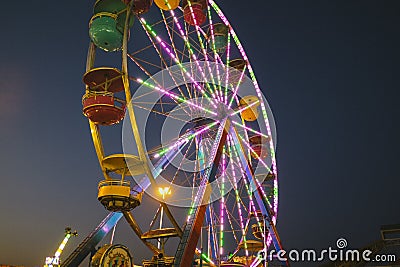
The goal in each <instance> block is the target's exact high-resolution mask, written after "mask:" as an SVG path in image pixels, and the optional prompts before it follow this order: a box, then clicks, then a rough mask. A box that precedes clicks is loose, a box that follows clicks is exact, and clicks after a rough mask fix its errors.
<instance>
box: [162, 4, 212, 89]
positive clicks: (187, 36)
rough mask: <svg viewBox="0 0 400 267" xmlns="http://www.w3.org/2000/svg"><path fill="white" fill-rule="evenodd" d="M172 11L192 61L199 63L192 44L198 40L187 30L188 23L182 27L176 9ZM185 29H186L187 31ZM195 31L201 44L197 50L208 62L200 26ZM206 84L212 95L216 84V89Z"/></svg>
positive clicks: (202, 73) (203, 75)
mask: <svg viewBox="0 0 400 267" xmlns="http://www.w3.org/2000/svg"><path fill="white" fill-rule="evenodd" d="M189 5H190V2H189ZM170 12H171V15H172V16H173V18H174V22H175V26H176V27H177V28H178V31H179V33H180V35H181V37H182V38H183V40H184V42H185V47H186V48H187V49H188V52H189V55H190V56H189V59H190V60H191V61H192V62H195V63H197V62H198V60H199V58H198V56H196V55H195V52H194V51H193V48H194V47H193V45H192V44H196V41H195V40H194V39H191V37H190V34H189V31H188V30H187V25H186V27H182V25H181V24H180V22H179V20H178V19H177V18H176V17H175V15H174V14H175V13H174V11H172V10H171V11H170ZM183 29H185V31H184V30H183ZM195 32H196V33H197V38H198V41H199V44H200V48H199V50H197V52H198V53H199V54H202V55H203V56H204V60H205V61H206V63H208V58H207V52H206V50H205V47H204V44H203V41H202V39H201V36H200V34H199V30H198V27H195ZM190 40H192V42H190ZM198 66H199V65H198ZM199 69H200V72H201V75H202V77H203V79H205V78H206V77H205V74H204V72H203V71H201V68H199ZM210 74H212V72H211V71H210ZM206 86H207V88H208V89H209V92H210V93H211V95H214V92H215V85H214V91H213V90H211V87H210V85H209V83H206Z"/></svg>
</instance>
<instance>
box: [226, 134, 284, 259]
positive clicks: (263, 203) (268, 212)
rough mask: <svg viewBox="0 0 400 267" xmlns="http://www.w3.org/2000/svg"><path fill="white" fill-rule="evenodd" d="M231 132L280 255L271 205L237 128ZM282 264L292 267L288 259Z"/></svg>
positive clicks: (279, 242)
mask: <svg viewBox="0 0 400 267" xmlns="http://www.w3.org/2000/svg"><path fill="white" fill-rule="evenodd" d="M229 132H230V136H231V137H232V139H233V143H234V146H235V148H236V150H237V152H238V155H239V159H240V161H241V164H242V166H243V168H244V171H245V173H246V175H245V177H246V178H247V179H248V182H249V184H250V186H251V187H252V188H255V189H256V190H254V196H255V198H256V201H257V204H258V206H259V208H260V210H261V213H262V215H263V218H264V221H265V222H266V228H267V229H268V233H269V234H270V236H271V238H272V243H273V244H274V247H275V249H276V250H277V251H276V253H279V252H280V251H281V250H283V247H282V243H281V239H280V237H279V234H278V231H277V229H276V226H275V224H274V222H273V221H272V217H273V215H272V212H271V210H270V208H269V204H268V203H267V201H266V200H265V198H264V197H263V192H262V191H261V187H260V185H258V184H256V181H255V178H254V171H253V169H252V168H251V166H250V165H249V162H248V160H247V158H246V156H245V153H244V151H245V150H244V146H243V144H242V141H241V140H240V138H239V136H238V133H237V130H236V128H235V127H233V126H232V127H231V128H230V130H229ZM265 253H266V251H265ZM282 263H284V264H285V265H286V266H290V264H289V261H288V260H287V259H286V261H284V262H282Z"/></svg>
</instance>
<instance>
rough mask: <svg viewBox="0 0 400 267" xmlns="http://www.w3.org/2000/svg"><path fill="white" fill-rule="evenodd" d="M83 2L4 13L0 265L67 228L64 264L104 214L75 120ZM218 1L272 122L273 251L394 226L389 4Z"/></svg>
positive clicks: (395, 147) (395, 112) (41, 248)
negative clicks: (276, 191) (276, 245)
mask: <svg viewBox="0 0 400 267" xmlns="http://www.w3.org/2000/svg"><path fill="white" fill-rule="evenodd" d="M93 3H94V1H72V2H71V1H49V0H44V1H41V2H40V3H38V2H34V1H25V2H21V1H7V2H6V3H3V6H2V15H1V17H0V23H1V25H2V27H1V36H2V37H1V40H2V41H1V44H0V47H1V50H0V55H1V56H0V60H1V61H0V73H1V78H0V122H1V128H0V129H1V130H0V167H1V174H0V178H1V185H0V203H1V205H0V218H1V220H0V264H14V265H17V264H19V265H26V266H40V265H43V263H44V259H45V257H46V256H50V255H53V254H54V252H55V250H56V248H57V246H58V244H59V242H60V241H61V240H62V238H63V234H64V228H65V227H66V226H71V227H72V228H73V229H76V230H78V232H79V233H80V235H79V236H78V237H77V238H75V239H73V240H71V242H70V243H69V244H68V245H67V248H66V252H65V254H64V256H66V255H68V254H69V252H70V251H71V250H72V249H73V248H74V247H75V246H77V244H79V242H80V241H81V240H82V239H83V238H84V237H85V236H86V235H87V234H88V233H89V232H90V231H91V230H92V229H93V228H94V227H95V226H96V225H97V224H98V223H99V222H100V221H101V220H102V219H103V218H104V217H105V216H106V214H107V212H106V211H105V210H104V208H103V207H102V206H101V204H100V203H98V201H97V199H96V196H97V183H98V181H99V180H100V179H101V176H102V175H101V171H100V168H99V164H98V162H97V157H96V155H95V151H94V148H93V145H92V140H91V137H90V132H89V127H88V123H87V119H86V118H85V117H84V116H83V115H82V111H81V97H82V95H83V93H84V85H83V83H82V75H83V73H84V69H85V61H86V51H87V45H88V42H89V37H88V34H87V32H88V21H89V19H90V17H91V14H92V5H93ZM217 3H218V4H219V5H220V6H221V8H222V10H223V11H224V13H225V14H226V15H227V17H228V19H229V20H230V22H231V24H232V25H233V27H234V29H235V30H236V32H237V34H238V36H239V38H240V40H241V42H242V43H243V45H244V47H245V50H246V52H247V54H248V56H249V58H250V62H251V64H252V65H253V67H254V70H255V73H256V76H257V78H258V81H259V83H260V86H261V88H262V90H263V92H264V94H265V96H266V98H267V99H268V101H269V104H270V106H271V108H272V110H273V112H274V116H275V121H276V125H277V132H278V146H277V161H278V168H279V179H280V207H279V208H280V210H279V218H278V230H279V233H280V235H281V239H282V242H283V245H284V246H285V248H298V249H301V248H318V249H319V248H327V247H328V246H335V243H336V240H337V239H338V238H340V237H344V238H346V239H347V240H348V243H349V246H350V247H359V246H363V245H366V244H368V243H369V242H371V241H373V240H375V239H378V238H379V227H380V225H382V224H394V223H400V212H399V208H398V207H399V193H398V192H399V187H400V179H399V178H400V177H399V175H398V171H397V170H398V165H399V163H398V159H399V156H398V155H399V151H400V145H399V144H400V142H399V136H400V130H399V129H400V128H399V126H398V121H399V120H398V117H399V115H400V112H399V107H398V104H397V103H398V101H399V96H400V93H399V89H400V87H399V85H400V81H399V79H400V74H399V73H400V65H399V62H400V52H399V47H400V37H399V36H400V16H399V14H400V2H399V1H397V0H393V1H389V0H376V1H367V0H364V1H353V0H340V1H339V0H331V1H327V0H325V1H305V0H296V1H269V0H268V1H267V0H265V1H238V0H225V1H224V0H220V1H217ZM153 8H155V7H153ZM131 38H135V36H134V34H133V35H132V36H131ZM116 143H119V140H116ZM119 145H120V143H119ZM127 233H130V230H129V229H128V226H127V224H126V223H125V222H123V223H121V225H120V227H119V228H118V229H117V233H116V238H117V241H120V242H121V243H124V244H125V245H127V246H128V247H130V248H131V250H132V253H133V255H134V257H135V255H138V254H140V251H135V245H134V244H133V243H134V241H132V239H130V238H129V237H127ZM128 236H131V235H128ZM132 236H133V233H132ZM135 242H137V241H135ZM138 247H139V246H138ZM136 263H138V262H136Z"/></svg>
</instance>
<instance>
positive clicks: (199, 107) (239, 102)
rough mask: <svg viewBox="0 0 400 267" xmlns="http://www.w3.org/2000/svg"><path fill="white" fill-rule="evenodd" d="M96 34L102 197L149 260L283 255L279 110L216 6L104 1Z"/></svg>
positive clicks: (92, 71)
mask: <svg viewBox="0 0 400 267" xmlns="http://www.w3.org/2000/svg"><path fill="white" fill-rule="evenodd" d="M89 36H90V40H91V42H90V45H89V50H88V57H87V64H86V73H85V74H84V76H83V81H84V83H85V84H86V92H85V94H84V96H83V98H82V104H83V113H84V115H85V116H86V117H87V118H88V120H89V125H90V130H91V135H92V138H93V143H94V147H95V150H96V154H97V157H98V160H99V163H100V167H101V170H102V172H103V174H104V180H102V181H100V182H99V184H98V199H99V201H100V202H101V203H102V204H103V205H104V207H105V208H106V209H107V210H109V211H112V212H116V213H122V214H123V216H124V217H125V219H126V220H127V222H128V223H129V225H130V226H131V228H132V230H133V232H134V234H136V235H137V236H138V237H139V239H140V240H141V241H142V243H143V246H144V247H146V248H147V249H148V250H149V251H151V252H152V253H153V255H154V257H153V258H151V259H146V260H144V261H143V265H144V266H192V264H193V262H198V263H199V264H200V262H201V264H202V266H259V265H260V264H261V261H260V259H259V257H257V255H259V252H260V251H263V250H264V251H266V250H268V248H269V247H270V246H271V245H272V246H274V247H275V249H276V251H279V250H281V249H282V245H281V242H280V239H279V236H278V233H277V231H276V228H275V224H276V217H277V213H278V181H277V167H276V160H275V143H276V134H275V132H274V129H275V128H274V122H273V117H272V113H271V111H270V109H269V107H268V104H267V102H266V99H265V98H264V96H263V94H262V92H261V89H260V88H259V86H258V83H257V80H256V77H255V74H254V71H253V69H252V67H251V65H250V62H249V59H248V58H247V56H246V53H245V51H244V48H243V46H242V44H241V42H240V41H239V39H238V37H237V35H236V33H235V31H234V29H233V28H232V26H231V24H230V23H229V21H228V19H227V17H226V16H225V15H224V14H223V13H222V11H221V9H220V8H219V7H218V5H217V3H216V2H215V1H214V0H192V1H190V0H182V1H179V0H154V4H153V1H152V0H130V1H129V0H125V1H121V0H97V1H96V2H95V4H94V9H93V16H92V18H91V19H90V23H89ZM110 131H115V132H116V133H120V132H122V147H121V151H119V152H117V153H109V152H108V151H111V150H113V151H115V148H111V149H110V148H108V147H106V145H107V144H110V142H108V141H107V140H106V137H107V136H108V137H109V134H103V132H107V133H109V132H110ZM147 201H148V202H151V201H152V202H156V203H157V205H156V208H154V210H150V209H148V208H147V207H146V210H141V207H142V206H143V205H144V203H146V202H147ZM145 214H146V215H147V217H146V216H145ZM182 214H183V215H182ZM139 216H140V219H138V218H139ZM146 220H147V222H146V224H143V221H146ZM139 221H140V222H139ZM170 240H171V241H170ZM173 240H175V241H173ZM168 242H169V243H168ZM166 244H168V248H169V249H170V250H171V247H172V246H174V248H173V249H172V250H173V253H170V252H169V253H168V252H167V251H166V249H165V245H166ZM169 244H171V245H169ZM168 254H171V255H168ZM157 264H158V265H157ZM160 264H163V265H160ZM260 266H262V265H260Z"/></svg>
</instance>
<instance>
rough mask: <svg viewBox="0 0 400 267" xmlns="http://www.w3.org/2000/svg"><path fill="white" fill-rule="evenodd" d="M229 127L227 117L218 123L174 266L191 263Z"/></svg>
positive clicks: (189, 264)
mask: <svg viewBox="0 0 400 267" xmlns="http://www.w3.org/2000/svg"><path fill="white" fill-rule="evenodd" d="M229 128H230V121H229V120H227V119H225V120H223V121H222V122H221V124H220V127H219V129H218V133H217V135H216V138H215V143H214V146H213V148H212V150H211V153H210V155H209V156H210V157H209V161H208V164H207V166H208V167H207V168H206V169H205V171H204V174H203V175H202V176H203V178H202V180H201V182H200V186H199V190H198V192H197V196H196V197H195V200H194V203H193V206H192V209H191V214H190V215H189V218H188V221H187V222H186V225H185V229H184V231H183V236H182V238H181V241H180V243H179V245H178V249H177V251H176V254H175V259H174V266H176V267H178V266H179V267H187V266H191V265H192V262H193V257H194V254H195V250H196V245H197V242H198V240H199V237H200V232H201V227H202V225H203V222H204V218H205V213H206V209H207V206H208V201H209V199H210V196H211V193H212V192H211V187H210V186H209V181H210V180H211V179H212V178H214V177H215V175H216V173H217V170H218V166H219V162H220V159H221V155H222V151H223V147H224V145H225V142H226V138H227V135H228V130H229Z"/></svg>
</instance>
